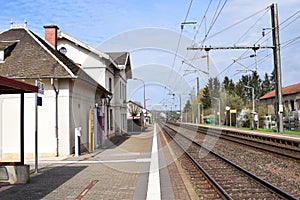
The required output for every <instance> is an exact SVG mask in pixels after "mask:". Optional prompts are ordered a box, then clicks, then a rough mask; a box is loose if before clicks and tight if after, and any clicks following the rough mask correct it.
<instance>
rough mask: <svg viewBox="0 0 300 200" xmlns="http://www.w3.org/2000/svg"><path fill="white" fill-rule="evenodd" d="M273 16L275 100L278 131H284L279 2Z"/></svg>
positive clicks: (273, 8)
mask: <svg viewBox="0 0 300 200" xmlns="http://www.w3.org/2000/svg"><path fill="white" fill-rule="evenodd" d="M271 18H272V38H273V46H274V48H273V57H274V72H275V100H276V111H275V113H277V131H278V132H280V133H282V132H283V120H282V113H283V105H282V80H281V61H280V43H279V27H278V26H279V25H278V9H277V4H272V5H271Z"/></svg>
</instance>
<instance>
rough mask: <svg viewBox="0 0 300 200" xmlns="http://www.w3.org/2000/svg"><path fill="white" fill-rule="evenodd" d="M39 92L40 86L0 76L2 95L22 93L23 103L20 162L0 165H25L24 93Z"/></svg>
mask: <svg viewBox="0 0 300 200" xmlns="http://www.w3.org/2000/svg"><path fill="white" fill-rule="evenodd" d="M36 92H38V87H37V86H34V85H30V84H27V83H23V82H21V81H16V80H13V79H9V78H6V77H3V76H0V95H1V94H20V95H21V101H20V102H21V103H20V112H21V113H20V116H21V117H20V127H21V128H20V141H21V142H20V143H21V144H20V145H21V146H20V149H21V152H20V162H14V163H3V162H0V165H7V164H13V165H24V93H36Z"/></svg>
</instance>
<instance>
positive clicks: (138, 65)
mask: <svg viewBox="0 0 300 200" xmlns="http://www.w3.org/2000/svg"><path fill="white" fill-rule="evenodd" d="M272 3H277V5H278V13H279V23H280V43H281V66H282V82H283V86H287V85H291V84H295V83H299V82H300V80H299V78H298V76H299V75H300V73H299V72H300V70H299V69H300V68H299V62H298V59H297V58H298V57H299V55H300V51H299V49H300V39H299V37H300V13H298V12H299V9H300V1H299V0H277V1H275V0H273V1H272V0H260V1H253V0H251V1H250V0H243V1H239V0H228V1H226V0H221V1H218V0H212V1H209V0H201V1H200V0H193V1H191V0H160V1H159V0H147V1H138V0H127V1H124V0H100V1H94V0H69V1H66V0H57V1H38V0H16V1H4V0H1V4H0V5H1V14H0V31H1V32H2V31H4V30H7V29H9V27H10V21H13V22H14V23H16V24H21V23H23V22H24V20H26V21H27V27H28V29H30V30H31V31H33V32H35V33H37V34H38V35H40V36H41V37H44V30H43V26H44V25H49V24H56V25H57V26H58V27H59V28H60V31H63V32H65V33H67V34H69V35H71V36H73V37H75V38H77V39H79V40H81V41H82V42H84V43H87V44H89V45H91V46H93V47H95V48H98V49H99V50H101V51H104V52H105V51H107V52H111V51H128V52H130V54H131V64H132V66H131V67H132V73H133V76H134V77H136V78H138V79H141V80H143V81H144V83H145V86H146V87H145V88H146V94H147V95H146V98H147V105H148V106H149V108H150V107H151V106H152V107H155V106H162V107H168V109H175V108H176V107H177V109H178V108H179V102H180V98H181V99H182V102H185V101H186V99H188V98H189V97H190V94H191V91H193V88H196V78H197V77H199V79H200V87H204V86H205V84H206V83H207V79H208V77H214V76H217V77H218V78H219V79H220V80H221V81H222V80H223V78H224V76H228V77H229V78H232V79H233V80H238V79H239V78H240V77H241V76H242V75H247V74H250V73H251V71H249V70H255V68H256V66H257V67H258V73H259V75H260V77H261V78H263V76H264V74H265V73H268V74H270V73H271V71H272V69H273V56H272V50H271V49H267V48H266V49H259V50H258V51H256V59H255V58H254V57H250V55H253V54H254V53H255V52H254V51H252V50H251V49H250V50H211V51H209V54H208V55H207V54H206V52H205V51H200V50H197V51H195V50H194V51H191V50H187V47H192V46H197V47H199V46H203V45H206V46H213V47H232V46H234V45H236V46H250V47H251V46H253V45H260V46H272V38H271V34H270V28H271V20H270V18H271V17H270V10H269V9H268V6H270V5H271V4H272ZM182 22H197V23H196V24H195V25H193V24H186V25H184V27H183V29H181V23H182ZM263 29H265V33H266V35H265V36H264V37H262V31H263ZM144 83H143V82H142V81H137V80H129V81H128V100H134V101H139V102H143V84H144ZM172 94H176V95H175V96H173V95H172Z"/></svg>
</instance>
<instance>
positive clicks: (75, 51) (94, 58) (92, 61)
mask: <svg viewBox="0 0 300 200" xmlns="http://www.w3.org/2000/svg"><path fill="white" fill-rule="evenodd" d="M61 47H65V48H66V49H67V53H66V56H67V57H68V58H70V59H71V60H73V61H74V62H75V63H77V64H80V67H81V68H82V69H84V71H85V72H86V73H87V74H88V75H90V76H91V77H92V78H93V79H94V80H95V81H97V82H98V83H99V84H100V85H101V86H103V87H105V69H106V63H105V62H106V61H105V59H104V58H100V57H99V55H97V54H95V53H92V52H90V51H87V50H86V49H84V48H82V47H80V46H76V45H74V43H71V42H70V41H68V40H66V39H59V40H58V47H57V49H60V48H61Z"/></svg>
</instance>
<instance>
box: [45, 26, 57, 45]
mask: <svg viewBox="0 0 300 200" xmlns="http://www.w3.org/2000/svg"><path fill="white" fill-rule="evenodd" d="M44 29H45V40H47V41H48V42H49V43H50V44H51V45H52V46H53V47H54V48H55V49H56V48H57V30H58V29H59V28H58V26H56V25H45V26H44Z"/></svg>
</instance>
